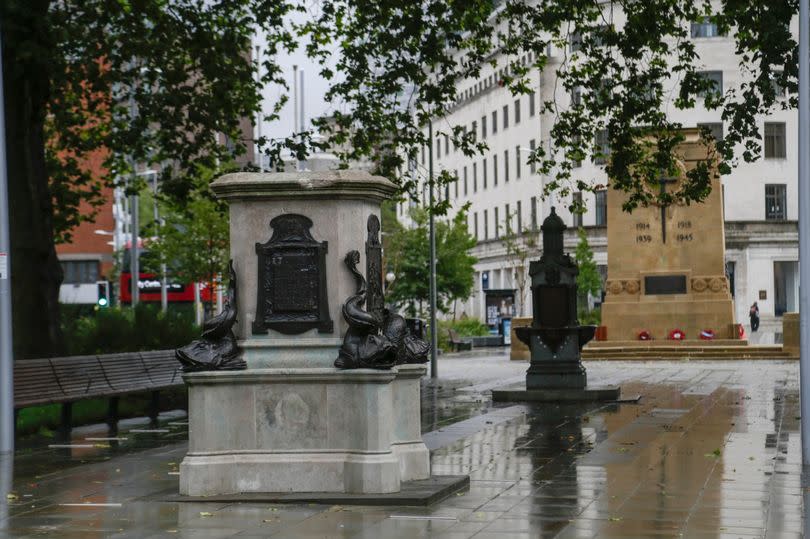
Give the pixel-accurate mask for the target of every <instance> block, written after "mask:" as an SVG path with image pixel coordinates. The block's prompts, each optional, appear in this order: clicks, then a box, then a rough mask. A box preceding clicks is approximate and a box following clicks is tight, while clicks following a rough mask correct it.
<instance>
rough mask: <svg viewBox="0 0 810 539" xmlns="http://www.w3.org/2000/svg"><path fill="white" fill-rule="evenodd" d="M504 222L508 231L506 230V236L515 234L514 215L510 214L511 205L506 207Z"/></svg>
mask: <svg viewBox="0 0 810 539" xmlns="http://www.w3.org/2000/svg"><path fill="white" fill-rule="evenodd" d="M503 222H504V224H505V226H506V229H505V230H504V233H505V234H507V235H508V234H510V233H512V232H514V230H513V229H512V214H511V213H509V204H507V205H506V206H505V207H504V210H503Z"/></svg>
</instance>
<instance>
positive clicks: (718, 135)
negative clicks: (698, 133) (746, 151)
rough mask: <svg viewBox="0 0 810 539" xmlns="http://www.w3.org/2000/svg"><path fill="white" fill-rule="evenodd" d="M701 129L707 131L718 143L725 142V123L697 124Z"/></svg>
mask: <svg viewBox="0 0 810 539" xmlns="http://www.w3.org/2000/svg"><path fill="white" fill-rule="evenodd" d="M697 126H698V127H699V128H701V129H707V130H708V131H709V133H710V134H711V136H712V138H713V139H714V140H715V141H716V142H720V141H722V140H723V122H716V123H705V124H697Z"/></svg>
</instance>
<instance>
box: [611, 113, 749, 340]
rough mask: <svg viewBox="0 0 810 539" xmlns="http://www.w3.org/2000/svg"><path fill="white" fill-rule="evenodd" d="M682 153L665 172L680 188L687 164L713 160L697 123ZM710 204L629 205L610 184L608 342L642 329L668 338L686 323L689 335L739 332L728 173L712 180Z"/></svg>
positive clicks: (667, 184) (668, 184)
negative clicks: (730, 266)
mask: <svg viewBox="0 0 810 539" xmlns="http://www.w3.org/2000/svg"><path fill="white" fill-rule="evenodd" d="M684 135H685V137H686V140H685V141H684V142H683V143H682V144H681V145H679V146H678V148H677V150H676V153H677V154H678V161H679V163H680V164H681V165H682V171H681V174H679V175H678V176H676V177H673V178H662V182H661V184H662V186H659V189H665V190H666V191H667V192H674V191H676V190H677V188H678V185H679V184H680V182H681V181H682V180H683V177H684V174H685V172H686V171H688V170H691V169H693V168H694V167H695V166H697V164H698V162H699V160H701V159H705V158H706V155H707V151H708V149H707V148H706V146H705V145H704V144H703V142H701V140H700V136H699V132H698V131H697V130H696V129H686V130H684ZM711 187H712V190H711V193H710V194H709V196H708V197H707V198H706V200H705V201H703V202H702V203H692V204H689V205H686V204H681V203H677V202H676V203H674V204H672V205H671V206H669V207H666V208H661V207H658V206H650V207H646V208H645V207H638V208H636V209H634V210H633V212H632V213H627V212H625V211H622V204H623V203H624V202H625V201H626V199H627V195H626V194H624V193H622V192H620V191H616V190H614V189H610V188H609V189H608V194H607V219H608V221H607V233H608V244H607V245H608V278H607V283H606V289H607V294H606V297H605V301H604V303H602V324H603V325H604V326H606V327H607V341H631V340H636V339H637V338H638V335H639V333H640V332H641V331H645V330H646V331H648V332H649V333H650V335H651V336H652V338H653V339H655V340H665V339H667V337H668V335H669V333H670V332H671V331H672V330H675V329H679V330H681V331H683V332H685V334H686V338H687V339H698V338H699V335H700V332H701V331H702V330H712V331H714V332H715V335H716V338H718V339H733V338H735V337H736V335H733V334H732V333H733V331H732V328H733V323H734V306H733V301H732V299H731V293H730V291H729V283H728V279H727V278H726V275H725V261H724V256H725V235H724V232H723V226H724V225H723V201H722V190H721V185H720V180H719V179H717V178H714V179H712V181H711Z"/></svg>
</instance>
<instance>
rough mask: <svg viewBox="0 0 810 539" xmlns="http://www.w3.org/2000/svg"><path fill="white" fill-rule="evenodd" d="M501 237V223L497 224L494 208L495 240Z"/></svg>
mask: <svg viewBox="0 0 810 539" xmlns="http://www.w3.org/2000/svg"><path fill="white" fill-rule="evenodd" d="M500 237H501V223H499V222H498V207H497V206H495V239H496V240H497V239H498V238H500Z"/></svg>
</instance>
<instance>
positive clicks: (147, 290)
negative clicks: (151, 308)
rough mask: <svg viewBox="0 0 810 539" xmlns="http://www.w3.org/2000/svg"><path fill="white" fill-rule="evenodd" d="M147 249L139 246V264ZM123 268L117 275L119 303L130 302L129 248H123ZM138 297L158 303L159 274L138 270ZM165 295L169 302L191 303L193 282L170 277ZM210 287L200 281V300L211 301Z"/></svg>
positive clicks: (145, 256) (144, 257)
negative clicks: (175, 279) (179, 280)
mask: <svg viewBox="0 0 810 539" xmlns="http://www.w3.org/2000/svg"><path fill="white" fill-rule="evenodd" d="M149 256H150V255H149V251H148V250H146V249H143V248H141V252H140V256H139V261H140V263H141V265H143V263H144V262H148V259H149ZM123 268H124V270H125V271H122V272H121V276H120V277H119V285H120V294H121V296H120V298H119V300H120V301H121V303H124V304H130V303H132V273H130V271H129V268H130V261H129V249H125V250H124V256H123ZM138 290H139V293H138V299H139V301H143V302H147V303H148V302H154V303H160V275H155V274H154V273H145V272H140V278H139V279H138ZM166 297H167V299H168V301H169V303H185V302H188V303H192V302H193V301H194V286H193V283H183V282H178V281H174V280H172V279H171V278H169V279H167V281H166ZM211 299H212V294H211V289H210V287H209V286H208V284H207V283H200V301H202V302H208V301H211Z"/></svg>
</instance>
